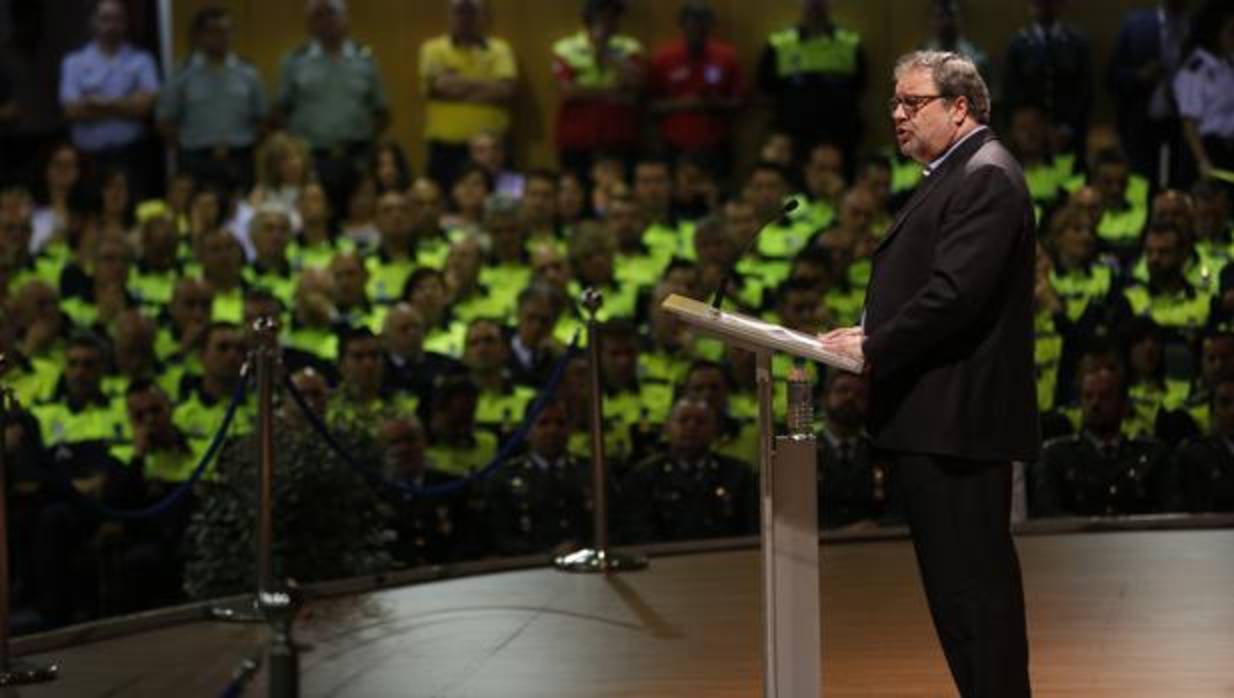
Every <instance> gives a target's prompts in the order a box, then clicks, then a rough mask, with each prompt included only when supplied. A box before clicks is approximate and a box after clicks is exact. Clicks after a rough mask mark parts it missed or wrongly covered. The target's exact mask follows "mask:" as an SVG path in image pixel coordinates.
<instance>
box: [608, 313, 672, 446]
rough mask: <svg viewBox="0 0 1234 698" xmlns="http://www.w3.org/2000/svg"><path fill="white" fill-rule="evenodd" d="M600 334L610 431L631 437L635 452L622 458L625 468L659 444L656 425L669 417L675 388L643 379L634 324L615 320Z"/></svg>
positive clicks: (639, 341) (639, 338)
mask: <svg viewBox="0 0 1234 698" xmlns="http://www.w3.org/2000/svg"><path fill="white" fill-rule="evenodd" d="M597 334H598V335H599V336H598V341H599V342H600V374H601V375H600V380H601V383H602V384H603V387H604V391H605V397H604V419H605V421H606V423H607V424H606V426H607V427H608V428H610V429H613V430H615V431H620V432H625V433H628V434H630V435H631V436H630V441H631V444H630V445H631V448H632V449H633V451H632V452H630V453H625V454H622V455H623V457H624V460H625V465H630V464H631V462H632V461H635V460H638V458H639V456H641V455H642V453H641V449H644V448H646V447H648V446H649V445H650V442H651V441H654V440H655V427H656V425H659V424H663V423H664V420H665V418H667V417H668V412H669V408H670V407H671V406H672V399H673V386H672V385H671V384H669V383H665V382H663V381H657V380H650V379H647V380H644V379H643V377H642V376H640V375H639V373H640V372H639V366H640V365H641V364H642V361H641V359H640V355H641V349H642V347H641V345H642V339H641V337H640V336H639V334H638V329H637V328H636V327H635V326H634V325H633V323H631V322H629V321H626V320H612V321H609V322H606V323H604V324H603V325H601V326H600V328H599V331H598V332H597Z"/></svg>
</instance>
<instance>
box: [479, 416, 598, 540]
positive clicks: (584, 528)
mask: <svg viewBox="0 0 1234 698" xmlns="http://www.w3.org/2000/svg"><path fill="white" fill-rule="evenodd" d="M569 438H570V429H569V424H568V422H567V419H566V406H565V403H563V402H560V401H558V400H554V401H551V402H548V403H546V404H545V405H544V409H543V411H541V412H540V416H539V417H537V418H536V421H535V423H534V424H533V425H532V428H531V432H530V433H529V434H528V436H527V445H528V451H527V454H526V455H525V456H522V457H520V458H516V459H514V460H512V461H510V462H509V463H507V464H506V465H505V467H503V468H502V469H501V470H500V471H499V472H498V473H497V474H496V475H494V476H493V477H491V478H489V479H488V480H486V481H485V482H484V485H483V487H482V489H481V492H480V494H481V496H480V497H479V498H478V500H477V503H478V506H477V507H476V509H475V510H478V511H479V512H481V513H482V515H483V521H484V522H485V523H484V525H485V528H486V529H487V532H488V533H487V541H486V542H487V546H486V547H487V549H488V550H489V552H492V553H494V554H497V555H527V554H531V553H547V552H549V551H553V552H555V553H563V552H568V551H569V550H571V549H574V548H577V547H578V545H579V544H581V543H583V542H585V541H589V540H590V539H591V534H590V531H591V526H590V518H589V512H590V509H591V481H590V477H589V472H588V469H587V462H586V461H585V460H583V459H582V458H579V457H576V456H572V455H570V453H569V452H568V451H567V448H566V447H567V445H568V442H569Z"/></svg>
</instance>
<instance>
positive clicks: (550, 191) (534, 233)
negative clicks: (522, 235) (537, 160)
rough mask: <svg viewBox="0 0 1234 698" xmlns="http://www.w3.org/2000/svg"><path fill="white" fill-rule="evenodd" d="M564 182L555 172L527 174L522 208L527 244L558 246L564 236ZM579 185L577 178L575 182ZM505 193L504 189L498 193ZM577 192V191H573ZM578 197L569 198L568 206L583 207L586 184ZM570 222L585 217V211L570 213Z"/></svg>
mask: <svg viewBox="0 0 1234 698" xmlns="http://www.w3.org/2000/svg"><path fill="white" fill-rule="evenodd" d="M559 179H564V178H563V177H562V176H561V175H558V174H557V173H556V172H553V171H552V170H531V171H530V172H528V173H527V177H526V179H525V182H524V184H523V192H522V196H521V198H520V201H521V202H522V207H521V209H520V211H519V213H520V214H521V215H522V220H523V228H524V230H526V231H527V244H528V246H529V247H530V246H533V245H537V244H541V243H545V242H548V243H555V242H556V241H557V240H558V239H559V238H560V237H561V229H560V227H559V225H558V221H557V215H558V199H559V197H560V196H561V195H562V192H561V190H560V187H559V184H558V180H559ZM571 181H573V182H575V183H577V182H578V180H577V179H575V180H571ZM497 193H498V194H500V193H501V190H500V188H498V191H497ZM571 193H574V192H571ZM577 194H579V196H578V198H567V202H568V203H572V204H575V205H577V206H580V207H581V206H582V205H583V197H582V194H583V192H582V185H581V184H579V185H578V191H577ZM570 213H571V216H570V218H569V220H570V222H577V221H578V220H579V219H580V218H582V211H577V212H575V211H574V210H573V209H571V211H570Z"/></svg>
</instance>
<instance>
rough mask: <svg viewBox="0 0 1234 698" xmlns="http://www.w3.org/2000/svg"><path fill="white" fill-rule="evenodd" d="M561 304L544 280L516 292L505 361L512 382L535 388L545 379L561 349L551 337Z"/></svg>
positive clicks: (559, 296) (555, 291) (552, 289)
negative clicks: (506, 360)
mask: <svg viewBox="0 0 1234 698" xmlns="http://www.w3.org/2000/svg"><path fill="white" fill-rule="evenodd" d="M562 303H563V299H562V297H561V293H560V292H559V291H557V290H556V289H555V288H553V287H552V286H549V285H547V284H545V283H538V282H537V283H532V284H529V285H528V286H527V287H526V288H524V289H523V290H522V291H521V292H519V294H518V303H517V306H518V307H517V309H516V311H515V324H514V331H513V332H512V333H511V334H510V360H509V362H507V364H506V367H507V368H508V370H509V371H510V377H511V379H512V380H513V381H514V382H515V383H518V384H520V385H526V386H529V387H532V388H539V387H541V386H543V385H544V384H545V381H547V380H548V378H549V372H550V371H551V370H552V368H553V363H554V362H555V360H556V358H557V356H558V355H559V354H560V353H561V351H562V349H563V347H562V346H561V344H560V343H559V342H558V341H556V340H555V339H554V338H553V328H554V327H556V325H557V319H558V317H559V316H560V315H561V305H562Z"/></svg>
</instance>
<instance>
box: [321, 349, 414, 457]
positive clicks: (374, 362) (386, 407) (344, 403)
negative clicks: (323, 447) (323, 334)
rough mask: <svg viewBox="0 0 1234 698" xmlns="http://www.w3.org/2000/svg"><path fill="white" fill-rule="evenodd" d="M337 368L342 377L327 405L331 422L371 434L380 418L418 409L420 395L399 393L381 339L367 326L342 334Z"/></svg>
mask: <svg viewBox="0 0 1234 698" xmlns="http://www.w3.org/2000/svg"><path fill="white" fill-rule="evenodd" d="M338 368H339V376H340V378H341V380H340V381H339V385H338V388H337V389H336V390H335V391H334V393H333V394H332V395H331V396H330V403H329V406H328V408H327V415H328V416H329V419H330V421H331V422H344V423H348V424H352V425H354V426H356V427H358V428H360V429H362V430H364V431H366V432H369V433H372V432H373V431H374V430H375V429H376V428H377V423H378V422H379V421H380V419H381V418H388V417H391V416H393V415H396V414H403V413H412V412H414V411H415V409H416V405H417V404H418V402H419V400H418V398H417V396H415V395H409V394H406V393H400V392H398V391H396V390H394V389H393V388H392V387H390V383H388V382H387V381H386V357H385V352H384V351H383V348H382V342H381V338H379V337H378V336H377V335H375V334H373V333H372V331H370V330H369V329H368V328H367V327H360V328H356V329H353V330H350V331H347V332H344V333H343V335H342V338H341V339H340V340H339V362H338Z"/></svg>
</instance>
